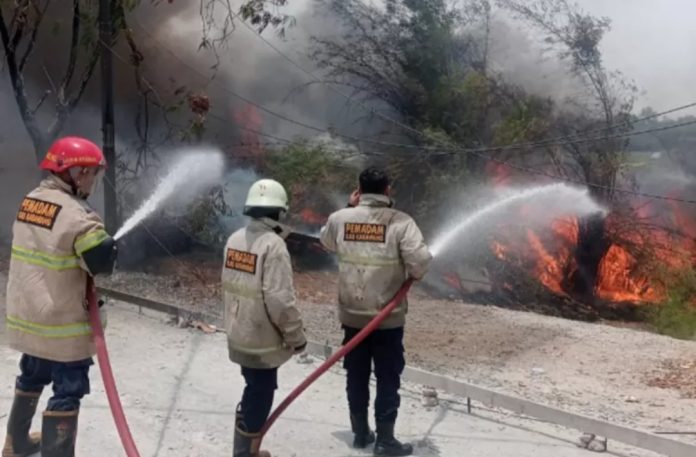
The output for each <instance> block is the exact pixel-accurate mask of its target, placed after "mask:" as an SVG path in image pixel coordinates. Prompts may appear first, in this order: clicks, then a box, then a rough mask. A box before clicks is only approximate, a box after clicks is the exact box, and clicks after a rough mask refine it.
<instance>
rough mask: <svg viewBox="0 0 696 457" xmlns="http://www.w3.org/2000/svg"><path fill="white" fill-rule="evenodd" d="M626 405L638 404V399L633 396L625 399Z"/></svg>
mask: <svg viewBox="0 0 696 457" xmlns="http://www.w3.org/2000/svg"><path fill="white" fill-rule="evenodd" d="M626 403H639V401H638V399H637V398H636V397H634V396H633V395H630V396H628V397H626Z"/></svg>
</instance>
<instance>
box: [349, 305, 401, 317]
mask: <svg viewBox="0 0 696 457" xmlns="http://www.w3.org/2000/svg"><path fill="white" fill-rule="evenodd" d="M345 311H346V312H347V313H350V314H355V315H358V316H376V315H377V314H379V311H381V310H378V311H367V310H364V309H354V308H345ZM399 312H401V306H399V307H398V308H394V310H393V311H392V314H397V313H399Z"/></svg>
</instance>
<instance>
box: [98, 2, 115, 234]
mask: <svg viewBox="0 0 696 457" xmlns="http://www.w3.org/2000/svg"><path fill="white" fill-rule="evenodd" d="M113 37H114V33H113V22H112V20H111V0H99V39H100V45H101V59H100V60H101V89H102V135H103V142H104V145H103V150H104V157H105V158H106V162H107V164H108V167H107V169H106V176H105V177H104V181H105V183H104V213H105V214H104V215H105V221H104V222H105V224H106V229H107V230H108V231H109V233H111V234H113V233H114V232H115V231H116V229H117V228H118V227H117V225H118V202H117V201H116V146H115V144H114V75H113V66H112V60H111V46H112V45H113Z"/></svg>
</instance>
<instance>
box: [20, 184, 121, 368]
mask: <svg viewBox="0 0 696 457" xmlns="http://www.w3.org/2000/svg"><path fill="white" fill-rule="evenodd" d="M107 238H108V235H107V233H106V231H105V230H104V224H103V223H102V220H101V218H100V217H99V215H98V214H97V213H96V212H94V211H93V210H92V209H91V208H90V207H89V206H88V205H87V202H85V201H84V200H82V199H80V198H78V197H76V196H75V195H73V193H72V189H71V188H70V186H69V185H68V184H66V183H64V182H63V181H61V180H60V179H58V178H57V177H55V176H50V177H48V178H46V179H45V180H43V181H42V182H41V184H40V185H39V187H38V188H36V189H34V190H33V191H31V192H30V193H29V194H28V195H27V196H26V197H25V198H24V200H23V201H22V204H21V206H20V208H19V211H18V212H17V217H16V221H15V223H14V226H13V238H12V257H11V260H10V272H9V277H8V282H7V327H8V337H9V342H10V346H11V347H12V348H14V349H16V350H18V351H20V352H22V353H25V354H29V355H33V356H35V357H40V358H44V359H48V360H53V361H57V362H73V361H78V360H82V359H86V358H88V357H91V356H92V355H94V353H95V350H94V342H93V337H92V331H91V328H90V325H89V318H88V314H87V309H86V308H87V307H86V297H85V293H86V287H87V275H88V270H87V266H86V264H85V263H84V261H83V260H82V255H83V254H84V253H85V252H87V251H89V250H90V249H92V248H94V247H96V246H99V245H100V244H101V243H102V242H103V241H104V240H105V239H107Z"/></svg>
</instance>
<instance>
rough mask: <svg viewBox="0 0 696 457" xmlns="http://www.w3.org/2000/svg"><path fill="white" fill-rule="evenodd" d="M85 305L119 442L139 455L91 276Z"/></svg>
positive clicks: (129, 453) (134, 455)
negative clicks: (120, 392) (124, 409)
mask: <svg viewBox="0 0 696 457" xmlns="http://www.w3.org/2000/svg"><path fill="white" fill-rule="evenodd" d="M87 305H88V307H89V321H90V324H91V325H92V332H93V334H94V343H95V345H96V347H97V359H98V360H99V369H100V371H101V374H102V379H103V381H104V389H105V390H106V396H107V398H108V399H109V406H110V408H111V414H112V415H113V417H114V422H115V423H116V429H117V430H118V435H119V437H120V438H121V443H123V449H125V451H126V455H127V456H128V457H140V453H139V452H138V448H136V447H135V442H134V441H133V436H132V435H131V432H130V429H129V428H128V422H127V421H126V415H125V414H124V412H123V406H121V399H120V398H119V395H118V390H117V389H116V381H114V374H113V373H112V371H111V362H109V352H108V351H107V349H106V340H105V338H104V329H103V328H102V323H101V315H100V312H99V305H98V304H97V291H96V289H95V287H94V280H93V279H92V277H91V276H90V277H88V279H87Z"/></svg>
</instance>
